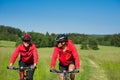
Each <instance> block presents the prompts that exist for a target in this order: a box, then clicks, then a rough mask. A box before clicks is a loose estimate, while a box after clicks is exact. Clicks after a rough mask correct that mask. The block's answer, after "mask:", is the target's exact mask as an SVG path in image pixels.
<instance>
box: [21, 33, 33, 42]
mask: <svg viewBox="0 0 120 80" xmlns="http://www.w3.org/2000/svg"><path fill="white" fill-rule="evenodd" d="M31 39H32V38H31V36H30V35H29V34H24V35H23V36H22V41H31Z"/></svg>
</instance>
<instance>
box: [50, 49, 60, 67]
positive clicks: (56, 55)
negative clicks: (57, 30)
mask: <svg viewBox="0 0 120 80" xmlns="http://www.w3.org/2000/svg"><path fill="white" fill-rule="evenodd" d="M57 57H58V49H57V48H56V47H55V48H54V51H53V55H52V59H51V64H50V67H51V68H54V67H55V65H56V59H57Z"/></svg>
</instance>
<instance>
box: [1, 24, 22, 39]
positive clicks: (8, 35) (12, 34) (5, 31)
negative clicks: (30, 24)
mask: <svg viewBox="0 0 120 80" xmlns="http://www.w3.org/2000/svg"><path fill="white" fill-rule="evenodd" d="M21 36H22V31H21V30H20V29H18V28H13V27H10V26H4V25H0V40H7V41H17V39H18V38H19V37H21Z"/></svg>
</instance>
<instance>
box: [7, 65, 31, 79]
mask: <svg viewBox="0 0 120 80" xmlns="http://www.w3.org/2000/svg"><path fill="white" fill-rule="evenodd" d="M7 69H10V68H9V67H7ZM11 70H18V71H20V70H24V72H23V74H22V75H21V74H20V80H28V70H31V68H30V67H19V68H18V67H13V68H12V69H11ZM24 73H25V74H24Z"/></svg>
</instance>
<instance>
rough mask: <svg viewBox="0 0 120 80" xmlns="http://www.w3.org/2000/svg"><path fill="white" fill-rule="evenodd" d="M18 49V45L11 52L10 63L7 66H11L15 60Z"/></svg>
mask: <svg viewBox="0 0 120 80" xmlns="http://www.w3.org/2000/svg"><path fill="white" fill-rule="evenodd" d="M19 49H20V47H19V46H18V47H17V48H16V49H15V51H14V52H13V54H12V56H11V59H10V65H9V66H12V65H13V64H14V62H15V60H16V58H17V57H18V54H19Z"/></svg>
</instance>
